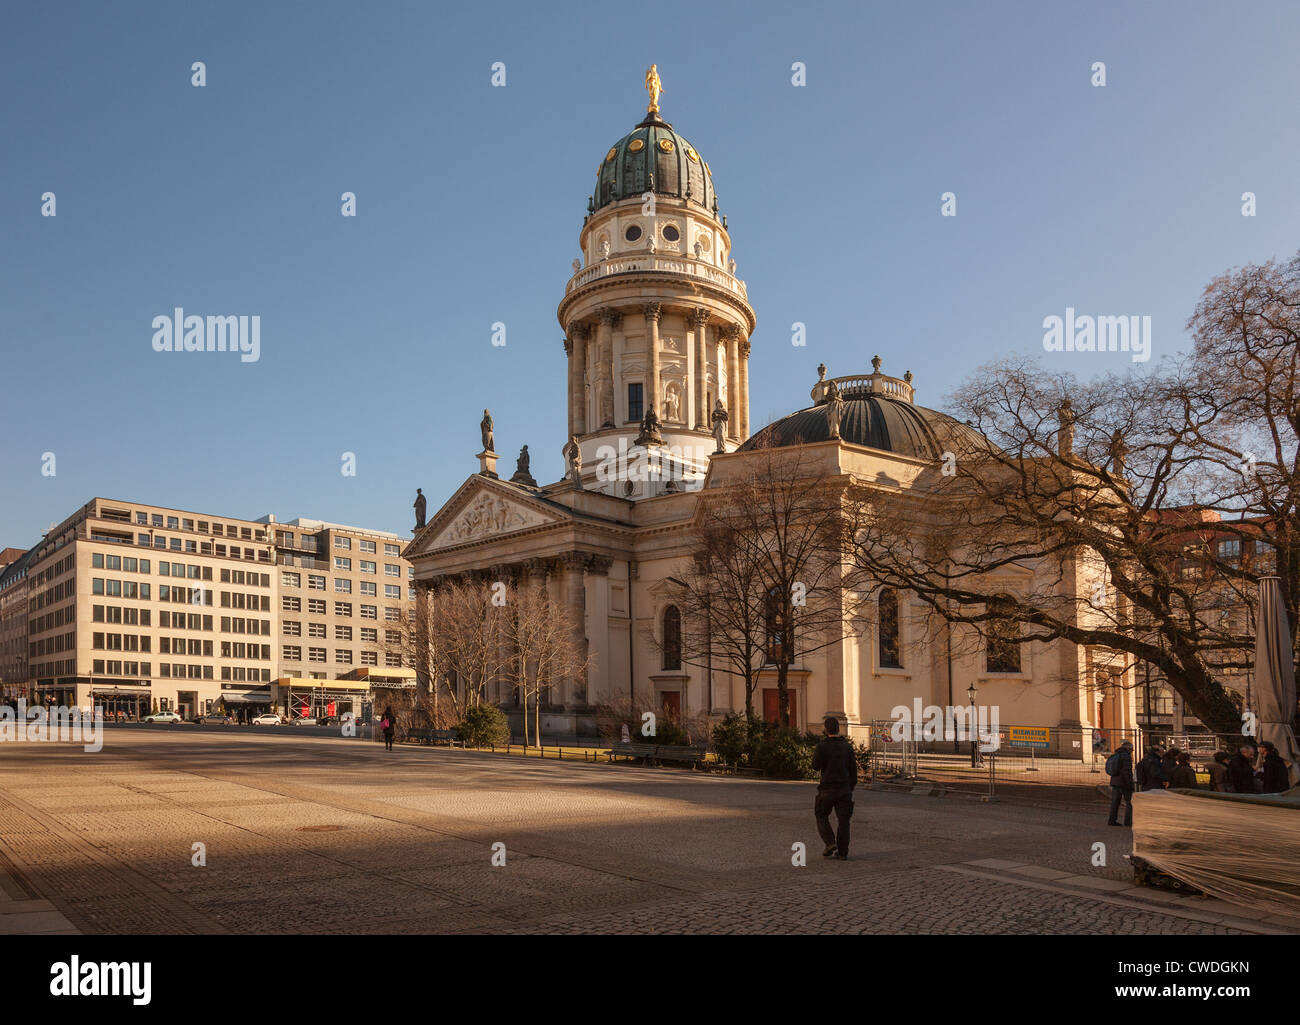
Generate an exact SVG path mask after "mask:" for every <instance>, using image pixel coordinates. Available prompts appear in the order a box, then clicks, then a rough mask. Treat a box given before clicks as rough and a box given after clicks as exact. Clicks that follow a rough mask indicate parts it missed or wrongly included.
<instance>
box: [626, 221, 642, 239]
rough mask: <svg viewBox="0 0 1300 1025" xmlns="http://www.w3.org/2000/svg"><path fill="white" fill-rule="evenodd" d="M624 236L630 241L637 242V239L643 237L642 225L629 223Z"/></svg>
mask: <svg viewBox="0 0 1300 1025" xmlns="http://www.w3.org/2000/svg"><path fill="white" fill-rule="evenodd" d="M623 237H624V238H625V239H627V240H628V241H629V242H635V241H636V240H637V239H639V238H640V237H641V228H640V226H639V225H636V224H629V225H628V226H627V231H625V232H623Z"/></svg>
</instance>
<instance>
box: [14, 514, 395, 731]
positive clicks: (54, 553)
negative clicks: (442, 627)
mask: <svg viewBox="0 0 1300 1025" xmlns="http://www.w3.org/2000/svg"><path fill="white" fill-rule="evenodd" d="M399 544H400V542H399V540H398V538H396V537H395V536H394V535H391V534H385V533H382V532H376V531H367V530H363V529H361V528H351V527H343V526H340V525H337V524H330V523H324V522H322V521H314V520H294V521H292V522H291V523H288V524H279V523H277V521H276V520H275V518H274V517H273V516H265V517H262V518H261V519H257V520H252V519H242V518H237V517H229V516H217V515H211V514H203V513H193V512H188V511H185V510H179V509H174V508H169V507H165V506H157V505H147V504H143V503H139V502H123V501H115V500H111V499H104V498H96V499H94V500H92V501H91V502H88V503H87V504H86V505H85V506H83V507H81V508H80V509H78V510H77V511H76V512H75V513H73V514H72V515H71V516H69V517H68V518H67V519H65V520H64V521H63V522H62V523H60V524H58V525H57V526H55V527H54V528H52V529H51V530H50V531H49V532H48V533H47V535H46V536H45V538H44V539H43V540H42V541H41V542H40V543H39V544H38V545H36V546H35V547H34V548H33V549H32V550H31V551H30V552H29V553H27V554H26V555H25V556H24V559H25V560H27V563H26V565H23V566H22V568H21V572H17V571H15V567H18V566H20V565H21V564H22V562H23V560H19V561H18V562H16V563H15V564H14V566H11V567H8V568H7V570H6V571H5V574H4V583H5V585H6V586H5V587H4V588H3V589H0V611H2V612H3V616H2V617H0V637H3V638H4V639H5V640H6V641H12V640H14V639H16V638H18V637H22V644H21V646H22V649H23V654H25V656H26V664H25V666H24V667H22V668H20V669H18V670H17V671H15V670H14V669H13V668H12V667H13V664H14V661H15V659H13V658H10V659H7V661H6V662H5V666H6V673H7V675H6V677H5V679H6V681H7V682H8V681H10V680H11V679H12V680H15V682H14V683H10V686H11V687H12V688H14V689H15V690H16V689H18V687H17V681H16V677H19V676H21V677H22V680H21V689H22V692H23V693H22V695H20V696H26V697H28V699H29V700H33V701H36V702H40V703H43V704H63V705H69V706H72V705H77V706H81V707H90V706H92V705H98V706H103V707H104V708H105V710H106V713H108V714H109V715H112V716H117V715H119V714H120V715H123V716H127V717H138V716H142V715H145V714H148V713H149V712H154V711H166V710H171V711H176V712H178V713H180V714H181V715H182V716H186V717H189V716H193V715H198V714H202V713H207V712H210V711H213V710H215V709H219V708H226V709H227V710H235V709H241V708H242V709H245V710H247V711H250V712H257V711H267V710H270V709H272V708H277V709H287V708H288V703H287V700H286V696H287V685H281V684H279V683H278V682H277V681H281V680H286V679H295V678H298V677H303V678H314V679H320V680H330V679H334V678H336V677H340V676H346V675H348V674H351V673H353V671H354V669H357V668H360V667H363V666H373V667H376V668H378V667H381V666H384V665H389V666H392V660H393V659H400V652H386V651H385V649H384V647H383V645H384V643H385V640H386V636H385V634H384V631H383V623H384V622H385V621H386V620H388V621H397V622H398V623H399V624H400V623H401V621H402V619H403V618H404V617H406V616H409V611H408V610H409V607H410V602H409V584H408V582H407V577H408V576H409V574H410V568H409V566H408V565H407V564H406V563H405V562H403V561H401V559H400V556H399V555H397V554H395V551H396V550H397V549H398V548H399ZM345 546H351V549H349V548H347V547H345ZM312 547H314V548H317V549H322V550H323V552H322V554H320V556H319V558H318V554H317V552H316V551H311V552H309V548H312ZM335 547H337V549H338V550H339V551H340V552H342V551H348V550H351V551H352V556H351V559H352V560H354V561H353V562H352V563H351V564H348V561H347V560H342V561H339V562H338V563H337V564H336V563H335V562H334V561H333V559H332V558H331V557H330V556H329V555H328V554H324V553H328V552H329V551H331V550H332V549H334V548H335ZM372 548H373V551H371V550H370V549H372ZM371 556H373V558H372V557H371ZM318 561H319V562H320V563H321V565H322V566H323V567H325V568H324V570H323V571H322V572H320V573H318V572H316V570H317V569H318V568H320V567H318V566H317V562H318ZM307 563H310V564H307ZM381 581H386V582H387V586H385V584H383V583H381ZM24 609H25V612H26V620H25V622H24V621H22V618H21V611H23V610H24ZM3 650H4V651H6V652H8V650H9V649H8V648H7V647H6V648H5V649H3ZM17 657H18V658H21V655H19V656H17ZM393 668H394V671H397V667H393ZM11 673H12V676H11V675H8V674H11ZM345 689H346V690H347V691H348V692H349V695H355V694H356V692H357V689H358V688H356V687H355V686H354V687H349V688H345ZM281 690H285V691H286V694H281V693H280V691H281ZM321 704H322V705H323V704H324V703H323V702H322V703H321ZM299 707H300V706H299ZM310 707H311V709H312V711H315V710H316V702H314V701H313V702H312V704H311V706H310ZM358 710H359V709H358Z"/></svg>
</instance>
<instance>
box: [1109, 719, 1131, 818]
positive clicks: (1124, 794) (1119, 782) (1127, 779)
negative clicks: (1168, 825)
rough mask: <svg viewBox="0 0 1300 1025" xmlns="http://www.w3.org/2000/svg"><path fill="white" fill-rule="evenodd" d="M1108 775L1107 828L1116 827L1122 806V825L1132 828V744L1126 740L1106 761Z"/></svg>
mask: <svg viewBox="0 0 1300 1025" xmlns="http://www.w3.org/2000/svg"><path fill="white" fill-rule="evenodd" d="M1106 771H1107V772H1109V773H1110V818H1109V819H1107V820H1106V825H1108V826H1118V825H1119V822H1118V821H1117V820H1118V819H1119V806H1120V804H1121V803H1122V804H1123V805H1124V825H1126V826H1128V827H1130V828H1132V826H1133V742H1132V741H1131V740H1126V741H1124V743H1122V744H1120V746H1119V750H1118V751H1116V752H1115V753H1114V754H1113V755H1111V756H1110V757H1109V758H1107V759H1106Z"/></svg>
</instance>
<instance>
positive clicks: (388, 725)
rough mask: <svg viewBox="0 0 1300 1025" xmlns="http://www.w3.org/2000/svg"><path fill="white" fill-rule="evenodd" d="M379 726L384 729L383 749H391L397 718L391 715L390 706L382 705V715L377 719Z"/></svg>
mask: <svg viewBox="0 0 1300 1025" xmlns="http://www.w3.org/2000/svg"><path fill="white" fill-rule="evenodd" d="M379 728H380V729H381V730H383V731H384V750H385V751H391V750H392V749H393V734H394V733H396V732H397V720H396V719H395V718H394V717H393V709H392V707H391V706H388V705H385V706H384V717H383V718H382V719H381V720H380V721H379Z"/></svg>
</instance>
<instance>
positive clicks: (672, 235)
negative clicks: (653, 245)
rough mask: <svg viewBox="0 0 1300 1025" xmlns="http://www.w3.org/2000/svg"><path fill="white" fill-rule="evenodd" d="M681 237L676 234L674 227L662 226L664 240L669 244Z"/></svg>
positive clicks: (669, 225)
mask: <svg viewBox="0 0 1300 1025" xmlns="http://www.w3.org/2000/svg"><path fill="white" fill-rule="evenodd" d="M681 237H682V236H681V235H680V234H679V233H678V231H677V229H676V227H674V226H673V225H671V224H667V225H665V226H664V238H666V239H667V240H668V241H669V242H676V241H677V240H678V239H679V238H681Z"/></svg>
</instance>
